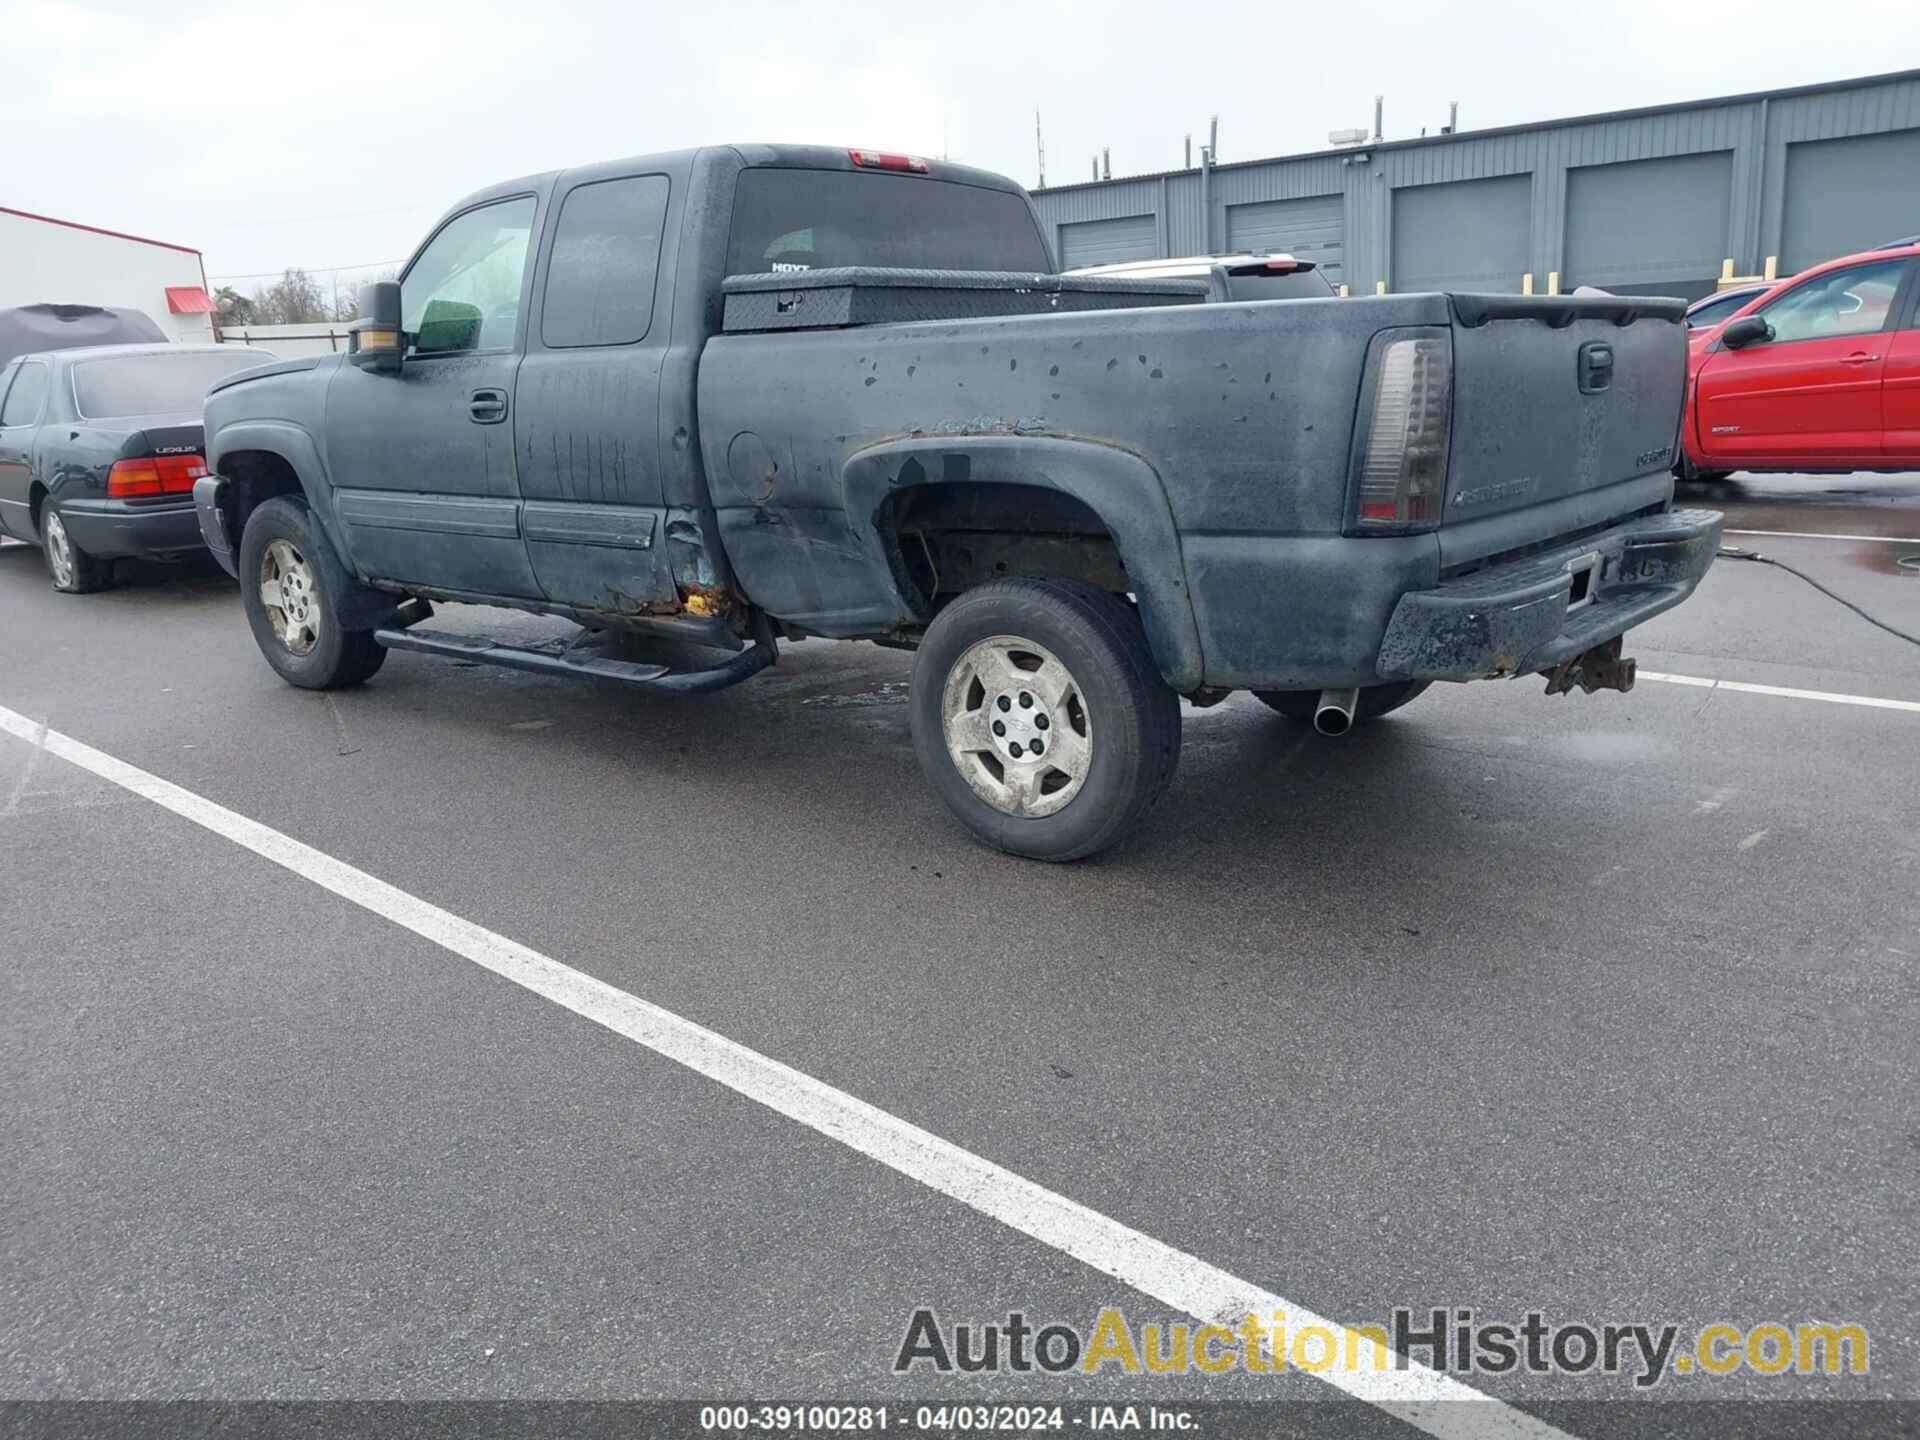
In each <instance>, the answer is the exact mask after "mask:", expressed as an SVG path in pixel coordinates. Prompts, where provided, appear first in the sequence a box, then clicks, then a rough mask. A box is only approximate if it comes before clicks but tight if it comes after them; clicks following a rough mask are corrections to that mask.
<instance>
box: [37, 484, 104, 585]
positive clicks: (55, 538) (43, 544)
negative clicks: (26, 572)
mask: <svg viewBox="0 0 1920 1440" xmlns="http://www.w3.org/2000/svg"><path fill="white" fill-rule="evenodd" d="M40 549H41V550H42V552H44V553H45V555H46V557H47V574H48V575H49V576H51V577H52V579H53V588H54V589H56V590H58V591H60V592H61V593H62V594H63V595H87V594H91V593H92V592H93V591H95V590H104V589H106V588H107V586H108V585H109V584H111V583H112V580H113V562H112V561H111V560H101V559H97V558H96V557H94V556H92V555H89V554H88V553H87V552H86V551H84V550H82V549H81V548H80V545H79V543H78V542H77V541H76V540H75V539H74V538H73V536H72V535H70V534H69V533H68V532H67V522H66V521H65V520H62V519H61V518H60V511H59V510H58V508H56V507H55V505H54V503H53V501H51V500H48V501H47V502H46V503H45V508H44V509H43V510H42V512H41V515H40Z"/></svg>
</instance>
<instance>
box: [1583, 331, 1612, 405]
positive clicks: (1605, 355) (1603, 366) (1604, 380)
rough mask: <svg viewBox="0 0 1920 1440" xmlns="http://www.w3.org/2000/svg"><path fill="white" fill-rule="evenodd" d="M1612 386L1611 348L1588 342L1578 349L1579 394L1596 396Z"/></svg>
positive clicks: (1601, 342)
mask: <svg viewBox="0 0 1920 1440" xmlns="http://www.w3.org/2000/svg"><path fill="white" fill-rule="evenodd" d="M1612 384H1613V346H1611V345H1609V344H1608V343H1607V342H1606V341H1604V340H1589V341H1587V343H1586V344H1584V345H1582V346H1581V347H1580V393H1581V394H1582V395H1598V394H1599V393H1600V392H1601V391H1602V390H1605V389H1606V388H1607V387H1608V386H1610V385H1612Z"/></svg>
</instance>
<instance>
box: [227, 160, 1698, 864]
mask: <svg viewBox="0 0 1920 1440" xmlns="http://www.w3.org/2000/svg"><path fill="white" fill-rule="evenodd" d="M1225 278H1226V277H1224V276H1221V275H1215V276H1213V277H1210V278H1208V279H1198V278H1196V279H1177V280H1153V279H1137V278H1133V277H1101V276H1085V277H1082V276H1070V275H1062V274H1060V273H1059V272H1058V270H1057V268H1056V266H1055V264H1054V262H1053V258H1052V255H1051V253H1050V247H1049V244H1048V241H1047V239H1046V237H1045V234H1044V232H1043V230H1042V228H1041V226H1040V224H1039V222H1038V220H1037V217H1036V215H1035V212H1034V209H1033V206H1032V203H1031V202H1030V201H1029V199H1028V198H1027V196H1026V194H1025V192H1024V191H1023V190H1022V189H1021V188H1020V187H1019V186H1018V185H1016V184H1015V183H1013V182H1012V181H1009V180H1006V179H1003V178H1001V177H999V176H996V175H991V174H987V173H984V172H982V171H978V170H973V169H969V168H966V167H963V166H960V165H954V164H949V163H947V162H945V161H927V160H921V159H918V158H916V157H912V156H905V155H896V154H891V153H886V152H875V151H865V150H853V151H847V150H827V149H820V148H810V147H797V146H738V147H709V148H704V149H700V150H694V151H686V152H680V153H674V154H665V155H655V156H648V157H644V158H640V159H633V160H623V161H617V162H613V163H608V164H600V165H593V166H590V167H587V168H583V169H578V170H569V171H564V172H559V173H553V174H545V175H535V176H531V177H528V178H526V179H521V180H512V181H508V182H506V183H505V184H501V185H497V186H494V187H493V188H491V189H488V190H485V191H482V192H481V193H479V194H477V195H474V196H471V197H469V198H468V199H466V200H463V201H461V202H460V203H459V204H458V205H457V206H455V207H454V209H453V210H452V211H451V212H449V213H448V215H447V216H446V218H444V219H443V220H442V221H441V222H440V223H439V224H438V225H437V226H436V227H435V228H434V230H433V232H432V233H431V234H430V235H429V236H428V237H427V239H426V241H425V243H424V244H422V245H421V247H420V249H419V250H418V251H417V252H416V253H415V255H414V256H413V257H412V259H411V260H410V261H409V262H408V264H407V266H406V268H405V269H404V271H403V272H402V275H401V278H400V280H399V281H398V282H391V283H387V284H384V285H375V286H371V287H369V288H368V291H367V294H366V298H365V303H364V305H363V311H364V318H363V319H362V320H360V321H359V322H357V325H356V329H355V332H354V335H353V338H352V345H351V349H350V351H349V353H347V354H344V355H337V356H335V355H329V356H321V357H315V358H309V359H300V360H291V361H287V362H284V363H282V364H279V365H274V366H269V367H266V368H265V369H260V370H255V371H252V372H250V373H249V374H247V375H244V376H240V377H236V378H234V379H232V380H229V381H227V382H224V383H222V384H220V385H218V386H216V387H215V388H214V390H213V391H212V393H211V394H210V395H209V397H208V400H207V405H206V437H207V462H208V465H209V467H210V473H209V474H208V475H207V476H206V477H205V478H203V479H201V480H200V481H199V482H198V483H197V485H196V486H195V492H194V494H195V502H196V507H197V512H198V515H199V518H200V524H201V527H202V529H203V531H204V533H205V537H206V540H207V543H208V545H209V546H210V547H211V548H212V549H213V551H214V553H215V554H216V555H217V556H219V557H220V558H221V559H222V561H223V563H224V564H226V565H227V567H228V568H229V569H230V570H232V571H233V572H234V573H235V574H236V575H237V576H238V577H239V579H240V581H241V593H242V599H243V602H244V606H245V610H246V615H247V619H248V622H249V624H250V625H251V627H252V630H253V633H254V636H255V637H256V639H257V640H258V642H259V645H260V648H261V650H262V651H263V652H264V654H265V656H266V658H267V660H268V662H269V663H270V664H271V665H272V666H273V667H274V668H275V669H276V670H277V671H278V672H279V673H280V674H281V675H282V676H283V677H285V678H286V679H287V680H288V681H290V682H291V683H293V684H295V685H300V686H307V687H312V688H328V687H336V686H344V685H352V684H356V683H359V682H361V681H364V680H366V679H367V678H368V677H370V676H371V675H372V674H373V673H374V672H375V671H376V670H377V669H378V668H379V667H380V665H381V663H382V661H383V660H384V659H385V657H386V655H387V653H388V652H389V651H390V650H406V651H412V652H422V653H427V654H435V655H442V656H457V657H460V658H462V659H466V660H470V661H471V660H477V661H481V662H483V663H491V664H500V665H507V666H512V667H517V668H519V669H522V670H528V671H534V672H538V673H541V674H552V675H580V676H594V677H598V678H601V679H605V680H618V681H624V682H626V683H628V684H632V685H635V686H639V687H642V688H646V689H652V690H655V691H667V692H689V691H700V690H709V689H714V688H717V687H719V686H722V685H727V684H731V683H733V682H735V681H738V680H741V679H744V678H746V677H747V676H749V675H751V674H753V673H755V672H756V671H757V670H759V669H761V668H763V667H764V666H766V665H768V664H770V663H772V662H773V661H774V660H775V658H776V654H777V649H778V646H779V645H780V643H781V642H782V641H783V640H793V639H799V638H804V637H816V636H818V637H832V638H837V639H847V640H869V641H875V642H879V643H881V644H886V645H894V646H900V647H905V648H909V649H912V650H914V651H915V652H916V653H915V658H914V662H913V676H912V685H911V695H910V705H909V709H910V723H911V728H912V733H913V739H914V744H915V748H916V751H917V753H918V756H919V759H920V762H921V765H922V767H923V769H924V770H925V772H926V775H927V778H928V779H929V781H930V782H931V784H932V786H933V788H934V789H935V791H936V792H937V793H938V794H939V795H940V797H941V799H942V800H943V801H944V802H945V803H946V804H947V806H948V807H949V808H950V809H951V810H952V811H953V813H954V814H955V815H956V816H957V817H958V819H959V820H960V821H961V822H962V823H963V824H964V825H965V826H966V827H967V828H968V829H970V830H971V831H972V832H973V833H974V834H975V835H976V836H978V837H979V838H980V839H982V840H984V841H985V842H986V843H988V844H990V845H993V846H996V847H999V848H1000V849H1003V850H1006V851H1009V852H1012V853H1015V854H1018V855H1023V856H1030V857H1035V858H1040V859H1048V860H1068V859H1075V858H1079V857H1082V856H1086V855H1091V854H1093V853H1095V852H1096V851H1099V850H1101V849H1103V848H1105V847H1107V846H1109V845H1111V844H1112V843H1114V842H1115V841H1116V840H1118V839H1119V838H1120V837H1121V836H1122V835H1124V834H1125V833H1126V832H1127V831H1128V830H1129V829H1130V828H1131V827H1133V826H1134V825H1136V824H1137V822H1139V821H1140V820H1141V818H1142V817H1143V816H1144V815H1145V814H1146V812H1147V811H1148V810H1149V809H1150V808H1151V807H1152V805H1153V804H1154V803H1155V802H1156V801H1157V800H1158V799H1159V798H1160V796H1161V794H1162V793H1163V792H1164V791H1165V790H1166V788H1167V786H1168V783H1169V782H1170V780H1171V778H1172V775H1173V772H1174V767H1175V764H1176V762H1177V760H1178V757H1179V752H1180V724H1181V708H1180V705H1181V699H1182V697H1185V698H1186V699H1187V700H1188V701H1189V702H1191V703H1192V704H1194V705H1207V704H1212V703H1215V702H1217V701H1219V700H1220V699H1222V698H1224V697H1225V696H1226V695H1228V694H1229V693H1231V692H1232V691H1234V690H1239V689H1245V690H1250V691H1252V692H1253V693H1254V694H1256V695H1257V696H1258V697H1259V698H1260V699H1261V700H1263V701H1264V702H1265V703H1266V704H1268V705H1269V706H1271V707H1272V708H1273V709H1275V710H1277V711H1278V712H1279V713H1280V714H1281V715H1283V716H1286V717H1288V718H1289V719H1292V720H1294V721H1297V722H1300V723H1315V724H1316V726H1317V728H1319V729H1321V730H1322V731H1324V732H1327V733H1338V732H1340V731H1342V730H1344V729H1346V728H1347V726H1349V725H1350V724H1352V723H1354V722H1356V721H1362V720H1369V719H1372V718H1375V717H1377V716H1380V715H1384V714H1385V713H1386V712H1388V711H1389V710H1393V709H1396V708H1398V707H1400V706H1402V705H1405V704H1406V703H1407V702H1408V701H1410V700H1412V699H1413V698H1414V697H1415V696H1417V695H1418V694H1419V693H1420V692H1421V691H1423V690H1425V689H1426V688H1427V687H1428V686H1429V685H1430V684H1431V683H1433V682H1434V681H1438V680H1449V681H1467V680H1477V679H1496V678H1504V677H1512V676H1519V675H1527V674H1541V675H1545V676H1546V677H1547V681H1548V689H1549V690H1550V691H1566V690H1568V689H1570V688H1576V687H1577V688H1580V689H1582V690H1587V691H1591V690H1594V689H1600V688H1612V689H1618V690H1624V689H1627V688H1628V687H1629V686H1630V685H1631V683H1632V678H1633V670H1632V662H1631V661H1630V660H1627V659H1624V658H1623V657H1622V655H1621V636H1622V634H1623V632H1625V631H1626V630H1627V629H1628V628H1629V627H1631V626H1633V625H1635V624H1638V623H1639V622H1640V621H1642V620H1645V619H1647V618H1648V617H1650V616H1653V615H1656V614H1658V613H1659V612H1661V611H1663V610H1666V609H1667V608H1669V607H1670V606H1673V605H1676V604H1678V603H1679V602H1680V601H1681V600H1683V599H1685V598H1686V596H1687V595H1688V594H1690V593H1691V592H1692V590H1693V589H1694V587H1695V585H1696V584H1697V583H1698V582H1699V580H1700V577H1701V576H1702V574H1703V573H1704V572H1705V571H1706V569H1707V567H1708V565H1709V564H1710V563H1711V561H1712V558H1713V555H1714V552H1715V550H1716V548H1717V544H1718V540H1719V534H1720V517H1719V516H1718V515H1717V514H1714V513H1712V512H1706V511H1686V510H1675V509H1674V508H1673V507H1672V503H1671V497H1672V486H1673V478H1672V475H1671V473H1670V472H1671V467H1672V465H1673V461H1674V443H1675V437H1676V432H1677V428H1678V425H1679V418H1680V405H1681V394H1682V386H1683V382H1684V379H1685V374H1686V331H1685V328H1684V325H1683V309H1684V306H1683V304H1682V302H1680V301H1678V300H1659V299H1621V298H1615V297H1598V298H1573V297H1521V296H1505V295H1466V294H1411V295H1391V296H1383V297H1369V298H1365V299H1353V300H1342V299H1333V298H1328V299H1305V300H1272V301H1262V302H1252V301H1243V300H1237V299H1234V298H1232V291H1231V287H1230V286H1228V285H1227V284H1226V283H1225ZM439 601H452V602H466V603H478V604H483V605H494V606H505V607H509V608H513V609H519V610H526V611H533V612H541V613H547V614H553V615H558V616H562V617H565V618H566V619H568V620H571V621H573V622H575V623H577V624H578V625H580V626H581V627H583V628H582V630H581V631H580V633H579V635H578V636H576V637H575V639H576V640H580V639H582V638H583V637H594V639H595V640H597V639H602V638H606V637H608V636H611V637H615V638H618V637H620V636H621V635H623V634H625V633H630V632H632V633H639V634H642V635H647V634H652V635H668V636H673V637H678V638H679V639H682V640H689V641H692V642H696V643H697V644H698V645H700V646H705V647H710V648H709V650H708V653H711V654H713V655H714V656H715V661H714V663H712V664H710V665H699V666H694V667H691V668H689V667H687V666H684V665H682V666H679V667H677V668H673V667H669V666H666V665H661V664H652V663H643V662H642V660H640V659H635V658H619V655H618V653H617V651H618V647H614V648H615V653H609V651H608V649H607V648H606V647H604V646H600V645H598V644H597V643H581V644H574V643H571V642H570V643H568V644H567V645H566V646H564V647H561V648H555V647H540V646H532V645H511V644H506V643H503V642H501V641H498V640H494V639H489V638H487V637H486V636H484V635H464V634H452V633H447V632H446V631H444V630H441V629H439V628H436V627H427V628H423V627H422V625H421V622H422V621H424V620H426V619H428V618H429V617H430V616H431V615H432V613H433V604H434V603H435V602H439ZM678 648H680V649H682V650H684V649H685V648H686V647H678Z"/></svg>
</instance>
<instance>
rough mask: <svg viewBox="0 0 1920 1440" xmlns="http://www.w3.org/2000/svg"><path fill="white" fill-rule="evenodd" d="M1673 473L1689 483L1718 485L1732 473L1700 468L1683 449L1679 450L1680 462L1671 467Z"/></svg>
mask: <svg viewBox="0 0 1920 1440" xmlns="http://www.w3.org/2000/svg"><path fill="white" fill-rule="evenodd" d="M1673 473H1674V474H1675V476H1677V477H1678V478H1679V479H1681V480H1684V481H1686V482H1687V483H1688V484H1689V485H1718V484H1719V483H1720V482H1721V481H1723V480H1725V479H1726V478H1727V477H1728V476H1729V475H1731V474H1733V472H1732V471H1731V470H1702V469H1700V468H1699V467H1697V466H1696V465H1695V464H1694V463H1693V458H1692V457H1691V456H1690V455H1688V454H1687V452H1686V451H1684V450H1682V451H1681V452H1680V463H1679V464H1678V465H1675V466H1674V467H1673Z"/></svg>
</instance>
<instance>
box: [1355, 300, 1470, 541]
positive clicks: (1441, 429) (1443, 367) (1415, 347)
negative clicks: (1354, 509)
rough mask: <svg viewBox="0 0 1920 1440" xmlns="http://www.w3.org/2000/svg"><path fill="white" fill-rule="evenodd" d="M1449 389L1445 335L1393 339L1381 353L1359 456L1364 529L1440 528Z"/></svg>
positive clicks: (1449, 353)
mask: <svg viewBox="0 0 1920 1440" xmlns="http://www.w3.org/2000/svg"><path fill="white" fill-rule="evenodd" d="M1452 391H1453V342H1452V340H1450V339H1449V338H1448V337H1447V336H1446V335H1420V336H1409V337H1407V338H1405V339H1400V340H1390V341H1388V342H1387V343H1386V344H1385V345H1383V346H1382V347H1381V348H1380V349H1379V350H1378V351H1377V352H1376V354H1375V359H1374V365H1373V404H1372V407H1371V409H1370V410H1369V412H1368V422H1367V434H1366V449H1365V450H1364V451H1362V452H1361V456H1360V475H1359V481H1360V511H1359V516H1358V519H1359V524H1360V527H1361V528H1362V529H1367V528H1370V527H1378V528H1380V529H1388V528H1396V529H1397V528H1404V527H1407V526H1429V525H1435V524H1438V523H1439V520H1440V507H1441V505H1442V503H1443V502H1444V501H1445V498H1446V488H1447V440H1448V431H1449V427H1450V425H1451V423H1452V413H1453V403H1452Z"/></svg>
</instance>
